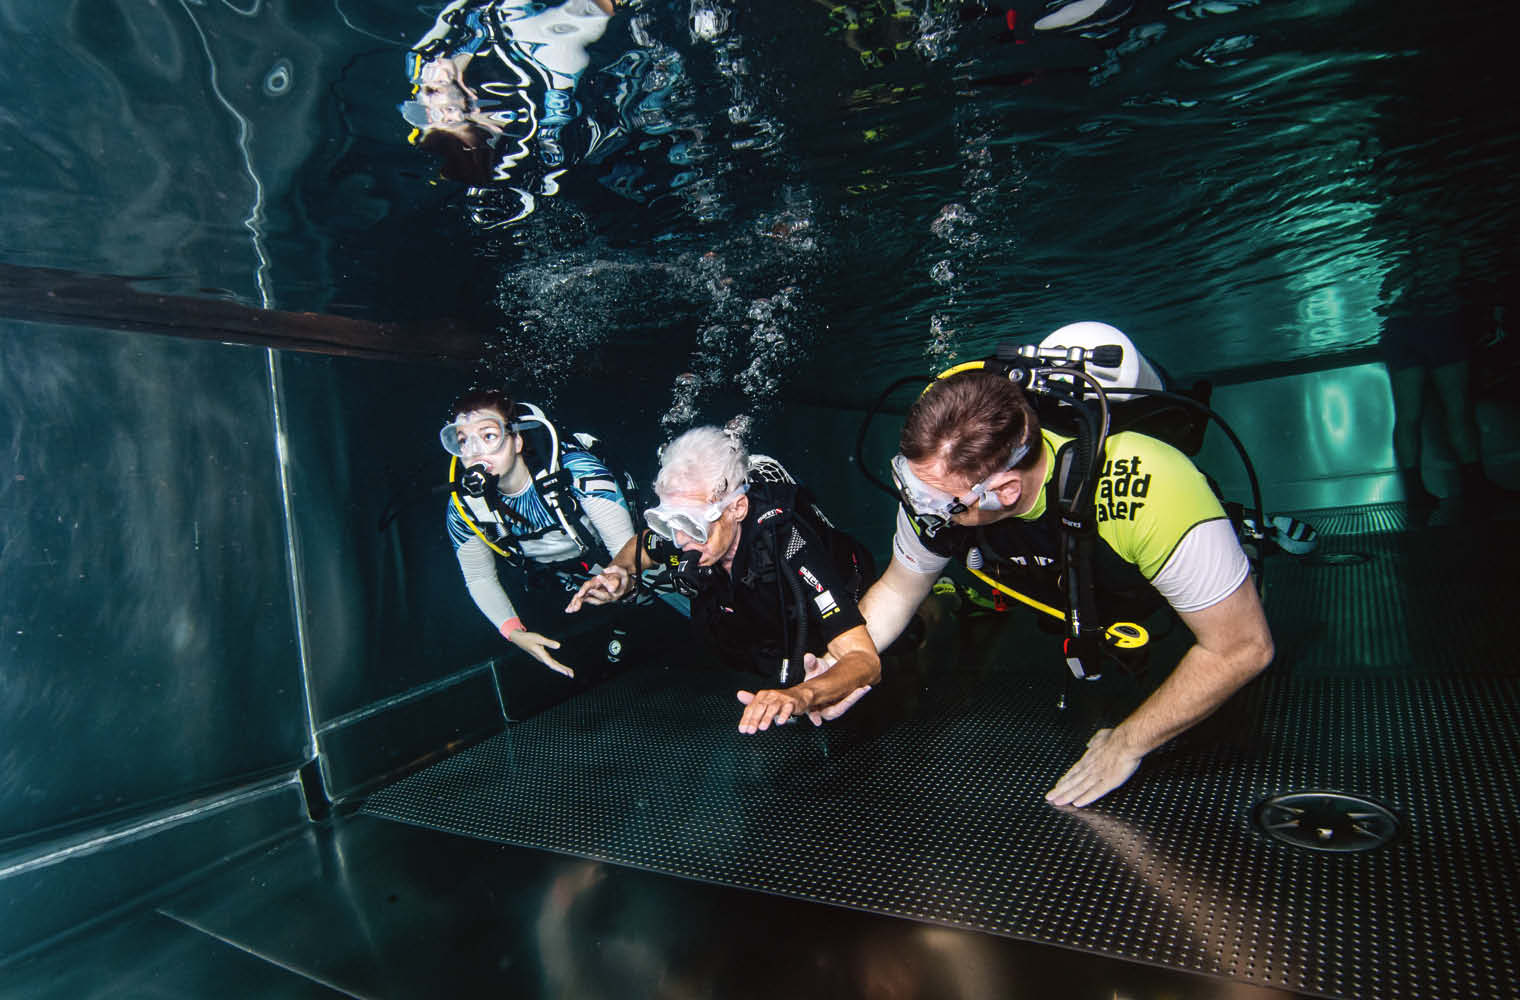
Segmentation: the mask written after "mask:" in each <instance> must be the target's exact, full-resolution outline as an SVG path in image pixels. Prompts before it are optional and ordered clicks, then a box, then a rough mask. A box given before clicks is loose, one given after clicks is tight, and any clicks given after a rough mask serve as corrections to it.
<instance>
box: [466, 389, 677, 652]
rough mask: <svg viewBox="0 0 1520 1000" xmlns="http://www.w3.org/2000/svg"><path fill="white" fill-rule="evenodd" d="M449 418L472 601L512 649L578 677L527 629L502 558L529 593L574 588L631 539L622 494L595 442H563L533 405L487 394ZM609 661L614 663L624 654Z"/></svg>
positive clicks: (546, 640) (554, 644)
mask: <svg viewBox="0 0 1520 1000" xmlns="http://www.w3.org/2000/svg"><path fill="white" fill-rule="evenodd" d="M450 412H451V413H452V417H451V419H450V421H449V422H448V423H447V424H445V425H444V427H443V430H442V431H441V432H440V435H439V437H440V440H441V441H442V442H443V446H444V448H446V449H447V450H448V451H449V453H450V454H451V455H453V456H454V460H453V461H452V462H451V463H450V483H451V485H452V487H453V489H452V495H451V496H450V498H449V507H448V531H449V537H450V539H452V541H453V543H454V551H455V555H456V557H457V558H458V560H459V567H460V569H461V570H462V571H463V573H464V579H465V583H466V586H467V587H468V588H469V591H470V597H471V598H472V599H473V600H474V601H475V604H476V606H477V607H479V608H480V610H481V613H482V614H484V615H485V616H486V618H488V619H489V620H490V621H491V624H492V625H494V626H496V629H497V631H499V632H500V633H501V634H502V636H503V637H504V638H505V639H507V641H509V642H511V643H512V644H513V645H514V646H516V647H517V648H519V649H521V650H522V651H523V652H524V653H527V654H528V655H529V656H531V657H533V658H534V659H536V660H538V661H539V662H540V663H543V664H544V665H545V666H547V667H549V668H550V669H552V670H556V671H558V672H560V673H562V674H565V675H566V676H574V671H573V670H572V669H571V668H570V667H569V666H567V665H565V664H563V663H561V662H559V660H557V659H556V658H555V657H554V655H553V653H552V652H551V650H555V649H558V648H559V646H560V643H559V641H558V640H556V639H552V638H550V637H548V636H546V635H543V634H542V633H540V632H536V631H531V630H529V629H528V628H527V626H526V625H524V624H523V621H522V619H521V617H520V616H519V615H518V612H517V609H516V608H515V607H514V605H513V603H512V599H511V598H510V597H509V596H508V595H507V592H506V591H505V590H504V589H503V587H502V585H501V580H500V578H499V577H498V575H497V568H496V559H497V557H500V558H502V559H505V560H506V562H507V564H508V565H509V566H510V567H511V568H512V569H513V570H514V572H515V573H516V574H518V576H519V577H520V578H521V580H522V582H523V584H524V586H525V589H527V590H530V591H544V590H547V591H551V592H552V591H556V590H557V591H559V592H561V593H565V592H568V591H572V590H574V589H575V587H576V586H578V585H579V584H580V583H581V582H582V581H584V580H586V579H588V578H589V577H591V576H593V575H594V574H596V573H598V572H600V571H601V568H602V567H603V566H605V565H606V564H607V563H608V562H610V560H611V555H610V553H612V552H616V551H618V550H620V549H621V548H622V547H623V546H624V544H625V543H627V542H628V541H629V540H630V539H632V538H633V519H632V516H631V514H630V513H629V510H628V500H627V498H626V497H625V495H624V491H623V487H622V485H621V484H620V483H619V482H618V479H617V477H616V476H615V475H614V474H613V473H612V472H611V471H609V470H608V468H607V466H606V464H604V463H603V462H602V460H601V459H599V458H597V457H596V456H595V455H593V454H592V453H591V451H590V450H589V449H590V446H591V444H594V439H592V438H590V437H589V436H586V435H576V436H575V437H574V438H573V439H569V440H564V439H561V438H560V437H559V435H558V432H557V431H556V430H555V429H554V426H553V425H552V424H551V423H550V422H549V421H548V419H547V418H546V417H545V416H544V414H543V411H541V410H539V409H538V408H537V407H535V406H532V405H531V404H526V403H521V404H516V405H514V404H513V403H512V402H511V401H510V400H508V399H507V398H506V397H505V396H503V395H502V394H501V393H498V392H495V391H492V390H482V391H475V392H470V393H466V394H465V395H463V396H461V397H460V398H459V399H458V400H457V401H456V402H455V404H454V406H453V408H452V410H451V411H450ZM670 596H671V597H674V595H670ZM673 603H674V602H673ZM607 655H608V659H609V660H610V661H612V662H616V660H617V659H618V658H619V655H620V650H618V649H613V648H609V649H608V651H607Z"/></svg>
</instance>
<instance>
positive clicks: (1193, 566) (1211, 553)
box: [910, 518, 1251, 611]
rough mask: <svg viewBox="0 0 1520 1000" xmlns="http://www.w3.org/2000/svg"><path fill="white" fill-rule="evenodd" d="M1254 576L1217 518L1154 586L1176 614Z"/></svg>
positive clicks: (1175, 553) (1197, 530)
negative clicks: (1249, 576)
mask: <svg viewBox="0 0 1520 1000" xmlns="http://www.w3.org/2000/svg"><path fill="white" fill-rule="evenodd" d="M910 530H911V529H910ZM1250 572H1251V564H1250V561H1249V560H1247V559H1246V554H1245V552H1244V551H1242V550H1241V548H1240V542H1239V541H1238V540H1237V539H1236V537H1235V528H1234V526H1233V525H1231V524H1230V522H1229V520H1228V519H1226V518H1216V519H1214V520H1212V521H1204V522H1203V523H1202V524H1196V525H1194V526H1193V527H1192V528H1190V529H1188V533H1187V534H1185V535H1183V536H1182V541H1180V542H1178V543H1177V547H1176V548H1175V549H1173V550H1172V554H1171V556H1170V557H1168V558H1167V560H1166V562H1165V563H1164V564H1163V565H1162V567H1161V569H1160V571H1158V572H1157V573H1156V576H1155V578H1154V579H1152V580H1151V584H1152V585H1153V586H1154V587H1155V588H1156V590H1157V591H1159V592H1160V594H1161V596H1162V597H1164V598H1166V602H1167V603H1168V604H1170V605H1171V606H1172V607H1173V608H1174V609H1175V610H1177V611H1202V610H1203V609H1204V608H1209V607H1213V606H1214V605H1216V604H1218V603H1219V602H1220V601H1222V600H1224V599H1225V598H1226V597H1229V596H1230V595H1231V594H1233V593H1235V589H1236V588H1237V587H1239V586H1240V584H1241V582H1242V581H1243V580H1245V578H1246V576H1247V575H1249V574H1250Z"/></svg>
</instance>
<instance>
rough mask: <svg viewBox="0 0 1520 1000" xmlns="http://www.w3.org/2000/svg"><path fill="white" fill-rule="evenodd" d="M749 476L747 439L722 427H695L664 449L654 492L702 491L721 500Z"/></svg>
mask: <svg viewBox="0 0 1520 1000" xmlns="http://www.w3.org/2000/svg"><path fill="white" fill-rule="evenodd" d="M748 476H749V451H748V450H747V449H746V448H745V447H744V442H743V441H740V440H739V439H738V438H737V437H735V436H734V435H732V434H729V433H727V432H726V431H724V430H722V429H721V428H718V427H693V428H692V429H691V430H689V431H687V432H686V433H684V434H682V435H681V436H680V437H678V438H676V439H675V440H674V441H672V442H670V443H669V444H667V445H666V446H665V448H664V450H663V451H661V452H660V474H659V475H658V476H656V477H655V480H654V491H655V492H656V493H658V494H660V495H661V496H665V495H666V494H669V493H701V494H704V495H705V496H706V497H707V498H708V499H709V500H721V499H722V498H723V497H725V496H727V495H728V494H729V493H731V492H733V491H734V490H736V489H738V488H739V486H740V485H741V484H742V483H744V481H745V480H746V479H747V478H748Z"/></svg>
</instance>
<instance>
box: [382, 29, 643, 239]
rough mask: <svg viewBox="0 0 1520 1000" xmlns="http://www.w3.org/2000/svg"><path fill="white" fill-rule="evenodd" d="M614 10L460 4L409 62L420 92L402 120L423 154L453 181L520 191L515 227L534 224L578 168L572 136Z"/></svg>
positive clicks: (590, 140) (414, 48) (589, 144)
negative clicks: (544, 202) (585, 76)
mask: <svg viewBox="0 0 1520 1000" xmlns="http://www.w3.org/2000/svg"><path fill="white" fill-rule="evenodd" d="M612 10H613V7H612V0H564V2H562V3H558V4H548V5H546V4H542V3H536V2H529V0H491V2H485V3H481V2H478V0H474V2H472V0H456V2H455V3H453V4H451V5H450V6H449V7H448V8H446V9H445V10H444V11H443V12H442V13H441V14H439V15H438V20H437V23H436V24H435V25H434V27H433V30H432V31H430V32H429V33H428V34H427V35H426V36H424V37H423V38H422V39H420V40H419V41H418V42H417V43H416V44H415V45H414V46H412V51H411V52H410V53H409V54H408V56H407V63H408V66H407V69H408V75H409V76H410V78H411V80H412V83H413V86H414V88H415V93H414V96H413V99H412V100H410V101H407V102H405V103H404V104H402V105H401V112H402V115H403V116H404V117H405V118H406V120H407V121H408V122H410V123H411V124H412V125H414V126H416V128H417V130H418V131H417V133H415V135H414V138H415V141H416V142H417V145H418V146H419V147H420V148H422V149H425V150H428V151H430V152H433V153H436V154H438V155H439V156H441V157H442V158H443V160H444V164H443V174H444V176H445V177H448V178H450V179H453V180H458V181H461V182H463V183H466V184H469V185H471V186H472V187H486V186H497V187H503V188H507V189H510V190H512V191H515V192H516V193H517V195H518V197H519V199H520V202H521V204H520V212H519V214H518V215H517V216H515V218H520V217H522V216H525V215H527V214H528V213H529V212H531V211H532V210H533V207H534V204H535V201H536V198H537V197H538V196H540V195H551V194H554V193H555V191H556V190H557V184H556V181H555V179H556V178H557V177H558V175H559V174H560V173H563V171H564V170H565V169H566V168H567V167H568V165H569V163H570V160H571V156H570V155H569V154H568V153H567V152H566V146H565V135H564V132H565V129H566V128H567V127H568V126H570V125H571V124H572V122H574V121H575V120H576V118H577V115H578V112H579V104H578V102H577V101H576V99H575V88H576V84H577V83H578V81H579V80H580V77H581V74H582V73H583V72H585V70H586V67H587V66H588V65H589V63H590V59H589V57H588V56H587V54H586V47H587V46H588V45H590V44H592V43H593V42H595V41H596V40H598V39H599V38H601V37H602V34H603V33H604V32H605V31H606V29H607V24H608V21H609V20H610V19H611V16H612ZM596 139H597V137H596V136H595V135H592V136H589V137H587V138H586V139H585V140H584V141H583V144H584V145H585V146H586V147H587V148H586V149H580V150H578V152H579V153H580V155H584V154H585V153H586V152H588V151H589V149H590V148H593V147H594V146H595V144H596ZM506 221H513V219H508V220H506Z"/></svg>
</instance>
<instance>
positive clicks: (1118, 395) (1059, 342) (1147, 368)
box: [1040, 321, 1166, 403]
mask: <svg viewBox="0 0 1520 1000" xmlns="http://www.w3.org/2000/svg"><path fill="white" fill-rule="evenodd" d="M1110 346H1116V347H1119V348H1122V349H1123V351H1124V356H1123V359H1122V360H1121V361H1120V362H1119V365H1118V366H1117V367H1103V366H1100V365H1096V364H1093V362H1092V361H1091V360H1089V361H1088V362H1087V373H1088V374H1089V375H1091V376H1092V377H1093V378H1095V379H1097V380H1098V382H1099V383H1101V384H1102V386H1103V390H1104V391H1105V392H1106V393H1108V398H1109V399H1111V400H1113V401H1115V402H1120V403H1122V402H1124V401H1125V400H1128V399H1133V398H1135V397H1134V395H1133V394H1132V393H1127V392H1124V391H1123V390H1124V389H1165V388H1166V386H1165V385H1164V384H1163V383H1162V381H1161V376H1160V375H1158V374H1157V373H1156V369H1155V368H1154V367H1153V366H1152V365H1151V363H1150V362H1149V361H1147V360H1146V359H1145V355H1143V354H1141V353H1140V349H1139V348H1137V347H1136V346H1135V344H1134V341H1132V340H1130V339H1129V337H1127V336H1125V335H1124V331H1122V330H1120V329H1119V328H1118V327H1114V326H1109V325H1108V324H1107V323H1096V322H1092V321H1087V322H1082V323H1068V324H1067V325H1066V326H1063V327H1061V328H1060V329H1059V330H1056V331H1054V332H1053V333H1050V334H1048V335H1047V336H1046V337H1045V339H1044V340H1042V341H1040V350H1041V351H1042V352H1044V351H1050V350H1066V349H1069V348H1072V347H1080V348H1082V349H1083V350H1085V351H1087V353H1088V354H1089V355H1091V354H1092V352H1093V351H1094V350H1096V349H1098V348H1099V347H1110Z"/></svg>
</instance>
